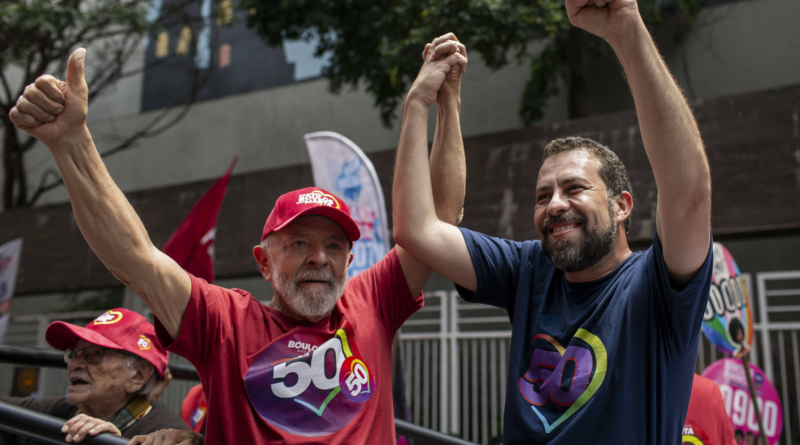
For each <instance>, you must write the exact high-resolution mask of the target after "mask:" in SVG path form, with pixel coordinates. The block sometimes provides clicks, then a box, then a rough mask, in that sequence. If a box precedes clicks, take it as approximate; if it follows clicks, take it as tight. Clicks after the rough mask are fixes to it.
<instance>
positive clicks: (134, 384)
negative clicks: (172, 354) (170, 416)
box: [125, 359, 156, 394]
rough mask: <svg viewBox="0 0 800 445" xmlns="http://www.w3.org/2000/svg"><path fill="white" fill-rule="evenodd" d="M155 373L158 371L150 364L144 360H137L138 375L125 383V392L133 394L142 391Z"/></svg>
mask: <svg viewBox="0 0 800 445" xmlns="http://www.w3.org/2000/svg"><path fill="white" fill-rule="evenodd" d="M154 372H156V369H155V368H154V367H153V365H152V364H151V363H150V362H148V361H147V360H144V359H140V360H136V373H135V374H134V375H133V377H131V378H130V379H128V381H127V382H125V392H127V393H128V394H131V393H135V392H136V391H138V390H140V389H142V386H144V385H145V383H147V381H148V380H150V376H152V375H153V373H154Z"/></svg>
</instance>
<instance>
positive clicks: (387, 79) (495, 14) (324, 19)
mask: <svg viewBox="0 0 800 445" xmlns="http://www.w3.org/2000/svg"><path fill="white" fill-rule="evenodd" d="M698 2H699V0H641V1H640V9H641V11H642V14H643V16H644V17H645V19H646V20H647V21H648V22H649V23H660V22H661V21H664V20H665V19H668V20H670V21H674V20H673V19H675V18H677V20H678V21H679V22H681V23H683V22H686V23H688V22H691V21H692V20H694V18H695V17H696V15H697V10H698ZM240 5H241V6H242V7H245V8H252V10H253V12H254V13H253V14H252V15H251V16H250V22H249V24H250V25H251V26H254V27H255V28H256V29H257V30H258V32H259V34H260V35H261V36H262V37H263V38H264V39H265V40H266V42H267V43H268V44H271V45H280V44H281V42H283V41H284V40H287V39H288V40H298V39H303V40H312V39H318V45H317V48H316V55H317V56H323V55H329V56H330V63H329V64H328V65H327V66H326V67H325V69H324V75H325V76H326V77H327V78H328V79H329V80H330V89H331V91H332V92H334V93H338V92H340V91H341V90H342V89H343V88H344V87H351V88H357V87H359V86H362V85H363V87H364V88H366V90H367V91H368V92H369V93H370V94H371V95H372V96H373V97H374V98H375V105H376V106H377V107H378V108H379V109H380V112H381V117H382V119H383V123H384V124H385V125H387V126H389V125H391V123H392V121H393V119H394V118H395V116H396V109H397V106H398V105H399V103H400V101H401V100H402V98H403V95H404V94H405V92H406V91H407V89H408V87H409V86H410V85H411V83H412V82H413V80H414V78H415V77H416V75H417V72H418V70H419V67H420V64H421V51H422V48H423V47H424V46H425V44H426V43H428V42H430V41H431V40H432V39H433V38H435V37H437V36H439V35H442V34H444V33H445V32H448V31H452V32H454V33H455V34H456V35H457V36H458V38H459V39H460V40H461V41H462V42H464V43H465V44H466V45H467V48H468V50H469V51H470V53H469V54H470V56H472V57H475V55H476V54H478V55H480V57H481V59H482V60H483V62H484V63H485V64H486V65H487V66H488V67H489V68H490V69H493V70H497V69H499V68H502V67H503V66H505V65H506V64H508V63H509V62H511V61H516V62H517V63H526V62H527V63H529V64H530V67H531V77H530V78H529V80H528V82H527V84H526V86H525V90H524V94H523V96H522V98H521V101H520V117H521V118H522V120H523V122H525V123H526V124H528V125H529V124H531V123H533V122H534V121H536V120H538V119H540V118H541V117H542V112H543V110H544V106H545V104H546V102H547V99H548V98H550V97H552V96H553V95H555V94H557V93H558V92H559V91H560V90H561V88H564V87H568V92H569V96H570V99H569V103H570V116H571V117H580V116H584V115H586V114H587V113H588V107H587V106H586V100H585V99H586V94H585V93H586V77H587V76H586V70H587V67H586V60H587V56H586V54H587V53H588V52H589V51H591V50H592V49H594V48H600V47H601V45H599V42H597V41H596V39H595V38H593V37H591V36H588V35H585V33H583V32H582V31H580V30H575V29H572V28H571V26H570V24H569V20H568V19H567V16H566V13H565V12H564V6H563V1H558V0H328V1H318V0H241V2H240ZM535 42H541V43H543V44H544V47H543V49H542V50H541V51H533V50H531V48H530V47H531V46H532V45H533V44H534V43H535Z"/></svg>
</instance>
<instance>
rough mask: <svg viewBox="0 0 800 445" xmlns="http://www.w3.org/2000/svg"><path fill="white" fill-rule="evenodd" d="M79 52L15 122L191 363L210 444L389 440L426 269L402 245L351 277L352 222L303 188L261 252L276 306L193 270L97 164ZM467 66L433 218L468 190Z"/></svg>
mask: <svg viewBox="0 0 800 445" xmlns="http://www.w3.org/2000/svg"><path fill="white" fill-rule="evenodd" d="M450 38H452V37H448V36H443V37H441V38H439V39H438V40H441V41H442V42H443V41H445V40H448V39H450ZM442 42H438V41H434V42H433V44H432V47H437V48H438V46H437V45H438V43H442ZM459 45H460V44H459ZM446 47H447V48H449V46H446ZM460 49H461V51H462V53H464V52H465V51H466V49H465V48H463V45H460ZM436 51H439V52H441V51H442V50H439V49H437V50H436ZM85 55H86V52H85V50H83V49H78V50H76V51H75V52H74V53H73V54H72V56H71V57H70V60H69V62H68V70H67V71H68V73H67V80H66V82H62V81H59V80H57V79H55V78H54V77H52V76H42V77H40V78H38V79H37V80H36V82H35V83H34V84H32V85H30V86H29V87H28V88H27V89H26V92H25V94H24V95H23V97H22V98H21V99H20V101H19V102H18V104H17V106H16V107H15V108H14V109H13V110H12V111H11V112H10V117H11V120H12V121H13V122H14V124H15V125H16V126H17V127H18V128H21V129H23V130H25V131H26V132H28V133H29V134H31V135H32V136H34V137H36V138H37V139H39V140H40V141H41V142H43V143H44V144H45V145H46V146H47V147H48V148H49V149H50V151H51V153H52V155H53V157H54V159H55V161H56V163H57V165H58V168H59V170H60V172H61V175H62V178H63V179H64V184H65V186H66V188H67V192H68V193H69V196H70V200H71V202H72V208H73V211H74V214H75V219H76V221H77V222H78V226H79V227H80V229H81V232H82V233H83V235H84V237H85V238H86V240H87V242H88V243H89V245H90V246H91V248H92V250H93V251H94V252H95V253H96V254H97V256H98V257H99V258H100V260H101V261H103V263H104V264H105V265H106V267H108V269H109V270H110V271H111V272H112V273H113V274H114V275H115V276H116V277H117V278H119V279H120V280H121V281H122V282H123V283H125V284H126V285H128V286H130V287H131V288H132V289H133V290H134V291H135V292H136V293H137V294H138V295H139V296H140V297H141V298H142V300H143V301H144V302H145V303H146V304H147V305H148V306H149V307H150V308H151V309H152V311H153V313H154V314H155V316H156V319H157V321H156V331H157V333H158V339H159V340H160V341H161V343H162V344H163V345H165V346H166V348H167V349H169V350H170V351H173V352H176V353H178V354H179V355H182V356H184V357H186V358H188V359H189V360H190V361H191V362H192V363H193V364H194V365H195V367H196V368H197V371H198V373H199V374H200V378H201V380H202V384H203V388H204V389H205V393H206V396H207V399H208V412H207V413H206V425H207V429H206V438H207V439H208V442H209V443H213V444H215V445H216V444H223V443H227V444H244V443H248V444H249V443H282V444H311V443H326V444H377V443H380V444H393V443H394V442H395V429H394V416H393V412H392V391H391V384H392V382H391V375H392V373H391V344H392V338H393V337H394V335H395V333H396V331H397V330H398V329H399V328H400V326H401V325H402V324H403V322H404V321H405V320H406V319H407V318H408V317H409V316H410V315H411V314H412V313H413V312H414V311H416V310H417V309H419V308H420V307H421V306H422V304H423V298H422V293H421V291H422V288H423V286H424V285H425V283H426V282H427V281H428V279H429V278H430V276H431V274H432V271H431V270H430V269H429V268H427V267H425V266H423V265H422V264H421V263H420V262H419V261H417V260H416V259H414V258H413V257H411V256H410V255H409V254H408V253H407V252H405V251H404V250H403V249H401V248H396V249H392V251H390V252H389V253H388V254H387V255H386V256H385V258H384V259H383V260H381V261H379V262H378V263H376V264H375V265H374V266H373V267H372V268H370V269H368V270H366V271H364V272H362V273H361V274H359V275H358V276H356V277H354V278H353V279H351V280H350V281H347V266H348V264H349V263H350V262H351V261H352V259H353V254H352V253H351V252H350V250H351V247H352V243H353V241H356V240H358V239H359V237H360V232H359V229H358V226H357V225H356V224H355V222H354V221H353V219H352V218H351V216H350V210H349V208H348V207H347V205H346V204H345V203H344V202H342V200H340V199H339V198H338V197H336V196H334V195H333V194H331V193H329V192H327V191H325V190H321V189H319V188H307V189H302V190H296V191H293V192H289V193H286V194H284V195H283V196H281V197H280V198H278V200H277V202H276V204H275V207H274V208H273V209H272V212H271V213H270V215H269V218H268V219H267V221H266V224H265V226H264V229H263V232H262V236H261V238H260V240H261V243H260V244H259V245H257V246H255V247H254V249H253V255H254V257H255V259H256V262H257V263H258V266H259V269H260V271H261V274H262V275H263V276H264V279H265V280H267V281H270V282H271V283H272V285H273V289H274V291H275V296H274V298H273V300H272V303H271V304H270V305H269V306H265V305H263V304H261V303H259V302H258V300H256V299H255V298H254V297H253V296H251V295H250V294H249V293H247V292H245V291H242V290H238V289H233V290H231V289H224V288H221V287H218V286H213V285H210V284H208V283H207V282H205V281H203V280H202V279H199V278H196V277H193V276H191V275H190V274H188V273H186V272H185V271H184V270H182V269H181V268H180V267H179V266H178V265H177V264H176V263H175V262H174V261H173V260H172V259H171V258H169V257H168V256H167V255H165V254H164V253H162V252H161V251H159V250H158V249H157V248H156V247H155V246H154V245H153V243H152V242H151V241H150V238H149V237H148V235H147V232H146V230H145V227H144V225H143V224H142V222H141V221H140V220H139V218H138V216H137V215H136V213H135V211H134V210H133V208H132V207H131V205H130V204H129V203H128V201H127V199H125V196H124V195H123V194H122V192H121V191H120V190H119V188H117V186H116V185H115V184H114V181H113V180H112V179H111V176H110V175H109V174H108V172H107V171H106V169H105V166H104V165H103V161H102V159H101V158H100V156H99V154H98V152H97V148H96V147H95V145H94V142H93V141H92V138H91V135H90V134H89V131H88V129H87V128H86V114H87V111H88V106H87V97H88V88H87V86H86V82H85V80H84V74H83V60H84V57H85ZM463 60H464V63H466V59H463ZM461 72H462V70H461V69H460V68H459V67H454V68H453V70H451V71H450V72H449V73H442V76H445V75H447V76H448V79H449V81H448V82H440V85H441V88H439V90H438V93H437V94H436V96H437V97H436V101H437V105H438V111H439V119H438V122H437V130H436V133H435V135H434V143H433V150H432V154H431V164H432V165H431V172H432V174H431V178H430V179H431V181H432V182H433V183H434V185H433V189H434V196H435V207H436V211H437V215H439V217H441V218H442V219H443V220H447V221H450V222H451V223H455V221H456V218H457V215H458V214H459V213H460V211H461V208H462V205H463V199H464V187H465V171H466V168H465V166H464V162H463V143H462V141H461V135H460V131H459V122H458V120H459V116H458V113H459V108H460V98H459V89H460V78H461ZM437 88H438V87H437ZM452 159H455V160H456V161H454V162H445V161H449V160H452ZM459 160H461V162H459ZM444 165H448V166H449V168H447V169H446V170H445V169H444V167H441V168H439V166H444Z"/></svg>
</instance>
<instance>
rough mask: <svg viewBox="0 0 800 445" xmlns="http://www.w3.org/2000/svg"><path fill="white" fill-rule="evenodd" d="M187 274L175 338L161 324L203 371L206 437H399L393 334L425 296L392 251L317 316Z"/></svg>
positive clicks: (286, 440)
mask: <svg viewBox="0 0 800 445" xmlns="http://www.w3.org/2000/svg"><path fill="white" fill-rule="evenodd" d="M190 277H191V279H192V295H191V298H190V300H189V305H188V306H187V308H186V313H185V315H184V318H183V322H182V323H181V328H180V332H179V334H178V338H177V339H175V340H174V341H173V340H172V338H171V337H170V335H169V333H167V332H166V330H165V329H164V328H163V326H162V325H161V323H159V322H158V320H156V323H155V325H156V332H157V334H158V339H159V340H160V341H161V343H162V345H164V346H165V347H166V348H167V349H168V350H170V351H172V352H175V353H176V354H178V355H181V356H183V357H186V358H187V359H188V360H189V361H191V362H192V363H193V364H194V366H195V367H196V368H197V372H198V373H199V374H200V379H201V381H202V384H203V387H204V388H205V392H206V396H207V398H208V412H207V414H206V442H207V443H211V444H222V443H227V444H243V443H248V444H255V443H270V444H310V443H321V442H324V443H326V444H367V443H370V444H374V443H380V444H393V443H395V432H394V413H393V410H392V382H391V376H392V372H391V350H392V339H393V337H394V334H395V332H397V330H398V329H399V328H400V326H401V325H402V324H403V322H404V321H405V320H406V319H407V318H408V317H409V316H410V315H411V314H413V313H414V312H415V311H416V310H417V309H419V308H420V307H422V305H423V296H422V294H421V293H420V294H419V295H418V296H416V297H414V296H412V295H411V292H410V290H409V289H408V285H407V284H406V280H405V276H404V275H403V271H402V269H401V267H400V261H399V260H398V258H397V253H396V251H395V250H394V249H392V251H390V252H389V254H388V255H386V257H385V258H384V259H383V260H381V261H380V262H378V263H377V264H375V265H374V266H373V267H371V268H370V269H368V270H367V271H365V272H363V273H361V274H360V275H358V276H356V277H354V278H353V279H351V280H350V281H349V282H348V283H347V286H346V287H345V290H344V295H343V296H342V298H341V299H340V300H339V301H338V302H337V303H336V307H335V308H334V309H333V311H332V313H331V314H330V316H328V317H325V318H323V319H322V320H320V321H319V322H317V323H308V322H303V321H297V320H293V319H291V318H288V317H286V316H284V315H283V314H281V313H280V312H278V311H276V310H275V309H273V308H271V307H268V306H265V305H263V304H261V303H259V302H258V301H257V300H256V299H255V298H253V296H251V295H250V294H249V293H247V292H245V291H243V290H240V289H225V288H222V287H218V286H213V285H210V284H208V283H207V282H206V281H204V280H202V279H199V278H196V277H194V276H191V275H190Z"/></svg>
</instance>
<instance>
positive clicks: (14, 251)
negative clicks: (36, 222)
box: [0, 238, 22, 344]
mask: <svg viewBox="0 0 800 445" xmlns="http://www.w3.org/2000/svg"><path fill="white" fill-rule="evenodd" d="M21 253H22V238H17V239H15V240H13V241H9V242H7V243H5V244H3V245H2V246H0V344H2V343H3V342H4V341H5V336H6V329H7V328H8V320H9V318H10V314H9V310H10V309H11V297H13V296H14V286H15V285H16V283H17V271H18V270H19V257H20V254H21Z"/></svg>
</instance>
